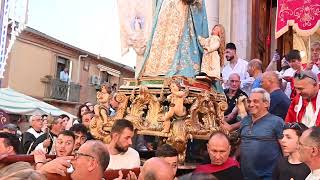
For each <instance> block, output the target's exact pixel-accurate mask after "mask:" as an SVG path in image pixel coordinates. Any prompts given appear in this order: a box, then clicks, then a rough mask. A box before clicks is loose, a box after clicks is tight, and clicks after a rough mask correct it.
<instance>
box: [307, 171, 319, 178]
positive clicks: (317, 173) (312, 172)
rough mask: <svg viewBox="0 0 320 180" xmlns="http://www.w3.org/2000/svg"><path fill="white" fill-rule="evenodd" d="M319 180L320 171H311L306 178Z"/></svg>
mask: <svg viewBox="0 0 320 180" xmlns="http://www.w3.org/2000/svg"><path fill="white" fill-rule="evenodd" d="M319 179H320V169H317V170H313V171H311V173H310V174H309V176H307V178H306V180H319Z"/></svg>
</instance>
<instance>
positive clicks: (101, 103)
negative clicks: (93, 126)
mask: <svg viewBox="0 0 320 180" xmlns="http://www.w3.org/2000/svg"><path fill="white" fill-rule="evenodd" d="M110 99H111V88H110V86H109V85H107V84H103V85H101V87H100V91H98V92H97V102H98V103H97V104H96V105H95V106H94V114H95V116H96V117H99V116H101V117H102V119H103V121H104V122H106V121H107V120H108V114H109V108H110V105H109V102H110Z"/></svg>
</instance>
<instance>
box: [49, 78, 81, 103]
mask: <svg viewBox="0 0 320 180" xmlns="http://www.w3.org/2000/svg"><path fill="white" fill-rule="evenodd" d="M80 87H81V86H80V85H79V84H75V83H73V82H64V81H61V80H60V79H48V81H47V82H46V91H45V97H46V98H49V99H56V100H62V101H69V102H79V100H80Z"/></svg>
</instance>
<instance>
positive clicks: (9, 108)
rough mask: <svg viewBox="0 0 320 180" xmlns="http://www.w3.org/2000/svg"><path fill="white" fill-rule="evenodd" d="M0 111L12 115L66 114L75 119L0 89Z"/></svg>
mask: <svg viewBox="0 0 320 180" xmlns="http://www.w3.org/2000/svg"><path fill="white" fill-rule="evenodd" d="M0 109H2V110H4V111H5V112H7V113H12V114H21V115H34V114H51V115H52V116H59V115H61V114H66V115H68V116H69V117H70V118H76V116H74V115H72V114H70V113H68V112H65V111H62V110H60V109H58V108H56V107H54V106H52V105H50V104H48V103H45V102H43V101H40V100H38V99H35V98H33V97H30V96H27V95H25V94H22V93H19V92H17V91H15V90H13V89H11V88H0Z"/></svg>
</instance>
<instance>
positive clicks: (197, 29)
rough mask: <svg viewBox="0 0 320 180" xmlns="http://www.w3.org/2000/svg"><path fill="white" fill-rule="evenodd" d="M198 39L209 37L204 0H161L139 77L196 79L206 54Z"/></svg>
mask: <svg viewBox="0 0 320 180" xmlns="http://www.w3.org/2000/svg"><path fill="white" fill-rule="evenodd" d="M198 36H201V37H208V21H207V15H206V8H205V2H204V0H158V1H157V7H156V13H155V16H154V20H153V26H152V32H151V36H150V40H149V41H148V43H147V47H146V51H145V54H144V60H143V64H142V69H141V71H140V73H139V74H138V77H142V76H166V77H171V76H174V75H181V76H185V77H194V76H195V75H196V74H198V73H199V71H200V64H201V57H202V54H203V49H202V47H201V45H200V44H199V42H198V40H197V37H198Z"/></svg>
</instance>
